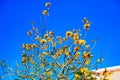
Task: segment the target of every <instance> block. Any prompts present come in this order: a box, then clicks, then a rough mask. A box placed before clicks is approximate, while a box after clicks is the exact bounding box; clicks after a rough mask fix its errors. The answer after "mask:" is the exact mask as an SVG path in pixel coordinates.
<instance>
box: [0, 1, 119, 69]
mask: <svg viewBox="0 0 120 80" xmlns="http://www.w3.org/2000/svg"><path fill="white" fill-rule="evenodd" d="M48 1H50V2H51V3H52V6H51V8H50V16H49V17H48V18H47V30H54V31H55V33H56V34H58V35H64V33H65V31H66V30H72V29H78V28H82V26H83V23H82V19H83V17H87V18H88V19H89V20H90V21H91V22H92V26H91V28H90V30H89V32H88V35H87V39H88V40H92V39H95V38H96V37H98V38H99V41H98V43H97V45H96V47H95V49H94V50H93V53H94V55H95V56H94V57H96V58H97V57H99V56H100V50H101V49H102V51H103V57H105V60H104V62H103V63H102V65H101V67H108V66H116V65H120V36H119V32H120V1H119V0H48ZM45 2H47V0H0V60H2V59H5V60H7V61H8V63H9V64H10V65H11V66H12V67H13V66H14V65H15V63H16V60H18V61H19V60H20V58H21V57H20V56H21V50H20V46H21V44H22V43H23V42H29V41H30V40H29V39H30V38H29V37H28V36H27V35H26V32H27V31H28V30H29V29H31V28H32V26H31V25H30V22H31V21H34V22H35V23H36V25H37V26H38V27H39V28H40V16H41V12H42V10H43V9H44V8H45V7H44V3H45Z"/></svg>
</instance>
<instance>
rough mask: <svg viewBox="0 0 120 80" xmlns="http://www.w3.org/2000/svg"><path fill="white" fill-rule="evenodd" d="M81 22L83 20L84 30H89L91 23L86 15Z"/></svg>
mask: <svg viewBox="0 0 120 80" xmlns="http://www.w3.org/2000/svg"><path fill="white" fill-rule="evenodd" d="M83 22H85V24H84V29H85V30H89V27H90V25H91V22H89V21H88V20H87V18H86V17H85V18H84V20H83Z"/></svg>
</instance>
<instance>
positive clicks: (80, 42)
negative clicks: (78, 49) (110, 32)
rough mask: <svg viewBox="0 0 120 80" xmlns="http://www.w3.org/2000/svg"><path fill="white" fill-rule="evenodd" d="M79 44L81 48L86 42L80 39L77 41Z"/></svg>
mask: <svg viewBox="0 0 120 80" xmlns="http://www.w3.org/2000/svg"><path fill="white" fill-rule="evenodd" d="M78 42H79V44H80V45H81V46H82V45H85V43H86V41H85V40H82V39H80V40H79V41H78Z"/></svg>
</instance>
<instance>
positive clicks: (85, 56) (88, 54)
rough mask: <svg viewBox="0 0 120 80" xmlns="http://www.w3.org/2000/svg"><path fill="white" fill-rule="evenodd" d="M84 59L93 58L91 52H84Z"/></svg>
mask: <svg viewBox="0 0 120 80" xmlns="http://www.w3.org/2000/svg"><path fill="white" fill-rule="evenodd" d="M82 57H83V58H90V57H92V56H91V54H90V52H83V56H82Z"/></svg>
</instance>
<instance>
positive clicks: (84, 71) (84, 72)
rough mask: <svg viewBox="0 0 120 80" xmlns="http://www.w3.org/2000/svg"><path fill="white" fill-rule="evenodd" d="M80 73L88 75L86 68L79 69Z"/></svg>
mask: <svg viewBox="0 0 120 80" xmlns="http://www.w3.org/2000/svg"><path fill="white" fill-rule="evenodd" d="M80 72H82V73H83V74H84V75H86V74H87V73H88V68H81V69H80Z"/></svg>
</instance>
